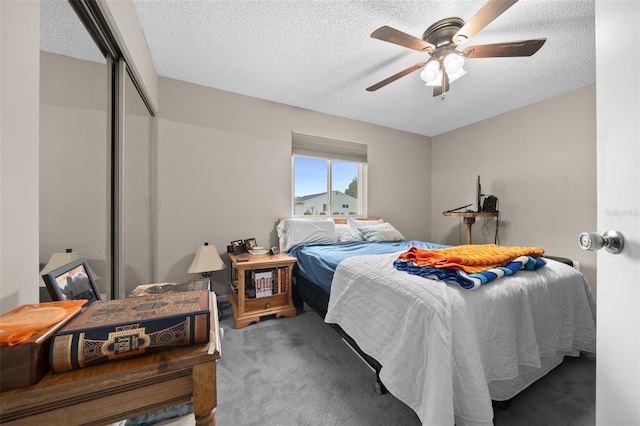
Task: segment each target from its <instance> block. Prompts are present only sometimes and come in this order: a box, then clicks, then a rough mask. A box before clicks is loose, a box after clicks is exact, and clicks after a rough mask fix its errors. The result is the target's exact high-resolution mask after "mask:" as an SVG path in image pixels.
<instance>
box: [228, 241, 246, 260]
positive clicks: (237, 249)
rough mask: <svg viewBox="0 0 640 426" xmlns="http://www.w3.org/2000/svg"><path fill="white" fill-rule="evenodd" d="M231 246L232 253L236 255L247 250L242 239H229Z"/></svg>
mask: <svg viewBox="0 0 640 426" xmlns="http://www.w3.org/2000/svg"><path fill="white" fill-rule="evenodd" d="M231 247H232V248H233V254H235V255H236V256H237V255H239V254H242V253H246V252H247V248H246V246H245V245H244V242H243V241H242V240H235V241H231Z"/></svg>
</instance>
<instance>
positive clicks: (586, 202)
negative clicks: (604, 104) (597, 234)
mask: <svg viewBox="0 0 640 426" xmlns="http://www.w3.org/2000/svg"><path fill="white" fill-rule="evenodd" d="M432 159H433V163H432V187H431V190H432V193H431V197H432V200H433V201H432V211H431V213H432V215H431V230H432V232H431V237H432V240H433V241H435V242H440V243H447V244H460V243H461V242H462V243H464V241H465V239H466V237H465V235H466V234H465V233H466V227H465V225H464V224H462V225H461V224H460V221H459V220H458V219H457V218H452V217H444V216H443V215H442V212H443V211H445V210H448V209H452V208H455V207H458V206H462V205H465V204H469V203H474V207H473V208H474V209H475V183H476V180H477V177H478V175H480V176H481V181H482V190H483V193H485V194H493V195H495V196H496V197H498V199H499V200H500V211H501V212H502V221H501V223H500V228H499V236H500V241H501V243H502V244H504V245H514V246H537V247H542V248H544V249H545V250H546V253H547V254H548V255H555V256H561V257H567V258H570V259H573V260H578V261H579V262H580V267H581V270H582V272H583V273H584V274H585V276H586V277H587V281H588V282H589V284H590V285H591V288H592V290H593V291H595V289H596V273H595V269H596V255H595V253H593V252H585V251H583V250H582V249H581V248H580V247H579V245H578V236H579V235H580V233H581V232H585V231H595V230H596V92H595V85H590V86H587V87H583V88H581V89H578V90H575V91H572V92H569V93H566V94H564V95H562V96H558V97H555V98H552V99H548V100H546V101H543V102H539V103H537V104H534V105H530V106H528V107H524V108H520V109H518V110H515V111H511V112H509V113H506V114H503V115H500V116H498V117H494V118H492V119H489V120H485V121H482V122H480V123H476V124H474V125H471V126H467V127H464V128H462V129H458V130H455V131H452V132H449V133H446V134H444V135H440V136H437V137H435V138H433V157H432ZM483 224H484V219H478V221H476V223H475V224H474V225H473V228H472V229H473V243H474V244H475V243H485V244H486V243H493V241H494V232H495V226H494V221H493V220H491V221H490V222H489V224H488V226H487V229H486V232H485V233H486V234H488V235H483V234H482V227H483ZM460 235H462V241H461V239H460Z"/></svg>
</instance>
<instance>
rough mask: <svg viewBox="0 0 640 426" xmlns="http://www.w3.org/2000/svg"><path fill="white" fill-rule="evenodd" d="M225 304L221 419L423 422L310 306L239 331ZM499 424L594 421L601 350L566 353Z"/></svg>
mask: <svg viewBox="0 0 640 426" xmlns="http://www.w3.org/2000/svg"><path fill="white" fill-rule="evenodd" d="M221 306H222V308H223V313H224V315H223V317H222V320H221V322H220V324H221V327H222V328H223V329H224V333H225V334H224V338H223V340H222V358H221V359H220V361H219V362H218V380H217V383H218V408H217V409H216V419H217V423H218V425H219V426H232V425H233V426H235V425H242V426H245V425H246V426H248V425H261V426H262V425H273V426H276V425H277V426H289V425H291V426H294V425H295V426H298V425H349V426H352V425H356V426H357V425H362V426H365V425H366V426H371V425H407V426H410V425H420V421H419V420H418V417H417V416H416V415H415V413H414V412H413V410H411V409H410V408H409V407H407V406H406V405H405V404H404V403H402V402H400V401H399V400H398V399H396V398H395V397H394V396H393V395H391V394H388V393H387V394H384V395H378V394H376V393H375V392H374V385H375V374H374V372H373V371H372V370H371V369H370V368H369V367H368V366H367V365H366V364H365V363H364V362H362V361H361V360H360V358H359V357H358V356H357V355H356V354H355V353H354V352H353V351H352V350H351V349H350V348H349V347H348V346H347V345H346V344H345V343H344V342H343V341H342V339H341V338H340V336H339V334H338V333H337V332H336V331H334V330H333V329H332V328H331V327H330V326H329V325H327V324H325V323H324V322H323V321H322V319H321V318H320V317H319V316H318V315H317V314H316V313H315V312H313V311H311V310H310V309H309V308H308V307H306V306H305V312H304V313H302V314H301V315H298V316H297V317H296V318H281V319H275V318H270V317H266V318H263V320H262V321H261V322H260V323H257V324H252V325H250V326H248V327H246V328H243V329H241V330H236V329H234V326H233V316H232V312H231V307H230V306H229V305H228V304H227V303H224V302H223V303H222V304H221ZM495 424H496V425H498V426H507V425H575V426H583V425H584V426H586V425H594V424H595V356H590V355H586V356H585V355H583V356H581V357H580V358H569V359H566V360H565V362H564V363H563V364H562V365H560V366H559V367H558V368H556V369H555V370H553V371H552V372H551V373H550V374H549V375H547V376H546V377H544V378H542V379H541V380H540V381H538V382H537V383H535V384H534V385H532V386H531V387H529V388H528V389H526V390H525V391H523V392H522V393H521V394H520V395H518V396H517V397H516V398H514V400H513V401H512V403H511V405H510V407H509V409H508V410H501V409H497V410H496V418H495Z"/></svg>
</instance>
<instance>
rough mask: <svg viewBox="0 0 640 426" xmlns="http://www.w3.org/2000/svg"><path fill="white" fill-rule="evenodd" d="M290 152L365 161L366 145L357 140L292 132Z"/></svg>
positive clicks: (333, 158) (359, 161) (330, 158)
mask: <svg viewBox="0 0 640 426" xmlns="http://www.w3.org/2000/svg"><path fill="white" fill-rule="evenodd" d="M291 141H292V143H291V154H292V155H304V156H308V157H318V158H326V159H329V160H343V161H351V162H355V163H366V162H367V145H366V144H363V143H358V142H350V141H343V140H340V139H333V138H326V137H322V136H313V135H306V134H304V133H296V132H292V136H291Z"/></svg>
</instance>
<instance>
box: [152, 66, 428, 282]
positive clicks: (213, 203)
mask: <svg viewBox="0 0 640 426" xmlns="http://www.w3.org/2000/svg"><path fill="white" fill-rule="evenodd" d="M159 87H160V106H161V107H160V111H159V115H158V129H157V134H158V235H157V244H158V259H157V265H158V271H157V274H156V277H157V279H158V280H160V281H165V280H169V281H174V280H183V279H188V278H189V277H190V276H189V275H188V274H186V270H187V268H188V267H189V264H190V262H191V260H192V258H193V254H194V253H195V250H196V247H197V246H198V245H201V244H202V243H203V242H205V241H207V242H209V243H210V244H215V245H216V247H217V248H218V251H219V252H221V253H222V252H224V251H225V247H226V245H227V244H229V242H230V241H231V240H236V239H240V238H243V239H244V238H251V237H255V238H256V240H257V243H258V245H261V246H269V245H275V244H276V243H277V241H276V236H275V225H276V220H277V219H278V218H279V217H287V216H289V215H290V214H291V132H292V131H296V132H300V133H307V134H313V135H320V136H326V137H329V138H336V139H343V140H349V141H354V142H361V143H366V144H368V145H369V147H368V158H369V159H368V164H369V179H368V184H369V191H368V200H369V203H368V207H369V209H368V215H369V216H377V217H382V218H384V219H385V220H387V221H389V222H391V223H392V224H394V225H395V226H396V227H397V228H398V230H399V231H400V232H402V234H403V235H405V236H406V237H407V238H415V239H427V238H429V234H430V230H429V223H430V218H429V215H430V212H431V206H430V200H431V194H430V187H431V173H430V169H429V166H428V165H429V164H430V162H431V141H430V140H429V138H426V137H423V136H418V135H415V134H410V133H406V132H401V131H397V130H392V129H388V128H384V127H380V126H374V125H371V124H366V123H362V122H358V121H353V120H348V119H344V118H339V117H335V116H330V115H326V114H320V113H317V112H313V111H308V110H304V109H300V108H295V107H291V106H287V105H282V104H277V103H273V102H268V101H264V100H260V99H255V98H250V97H247V96H241V95H237V94H233V93H228V92H223V91H220V90H215V89H209V88H205V87H202V86H198V85H194V84H188V83H184V82H180V81H177V80H172V79H167V78H160V80H159ZM407 170H411V173H408V172H407ZM223 259H224V260H225V261H226V262H227V263H228V258H227V257H226V255H224V256H223ZM191 278H194V277H193V276H191ZM228 279H229V272H228V270H227V271H222V272H218V273H214V276H213V277H212V281H213V282H215V283H216V285H215V286H214V289H215V290H217V291H220V292H222V293H227V283H228Z"/></svg>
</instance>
